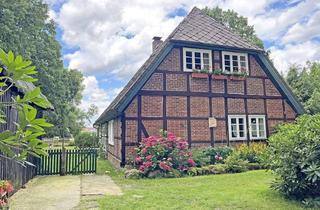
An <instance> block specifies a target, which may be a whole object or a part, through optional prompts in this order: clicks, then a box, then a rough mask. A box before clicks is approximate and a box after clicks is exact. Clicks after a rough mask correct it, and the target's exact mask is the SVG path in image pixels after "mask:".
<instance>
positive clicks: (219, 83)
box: [211, 79, 224, 93]
mask: <svg viewBox="0 0 320 210" xmlns="http://www.w3.org/2000/svg"><path fill="white" fill-rule="evenodd" d="M211 86H212V87H211V91H212V93H224V81H223V80H214V79H213V80H212V82H211Z"/></svg>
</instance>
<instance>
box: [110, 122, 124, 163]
mask: <svg viewBox="0 0 320 210" xmlns="http://www.w3.org/2000/svg"><path fill="white" fill-rule="evenodd" d="M113 134H114V145H110V144H108V146H107V149H108V155H107V156H108V159H109V160H110V161H111V162H113V163H115V164H118V165H120V160H121V121H120V118H116V119H114V120H113ZM110 153H111V154H110Z"/></svg>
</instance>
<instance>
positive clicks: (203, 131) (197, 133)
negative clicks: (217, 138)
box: [191, 120, 210, 141]
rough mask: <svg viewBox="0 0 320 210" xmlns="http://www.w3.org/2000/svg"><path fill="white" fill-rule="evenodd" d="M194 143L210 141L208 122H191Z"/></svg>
mask: <svg viewBox="0 0 320 210" xmlns="http://www.w3.org/2000/svg"><path fill="white" fill-rule="evenodd" d="M191 139H192V141H210V129H209V124H208V120H191Z"/></svg>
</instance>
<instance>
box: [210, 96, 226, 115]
mask: <svg viewBox="0 0 320 210" xmlns="http://www.w3.org/2000/svg"><path fill="white" fill-rule="evenodd" d="M211 104H212V115H213V116H214V117H224V116H225V108H224V98H222V97H217V98H212V103H211Z"/></svg>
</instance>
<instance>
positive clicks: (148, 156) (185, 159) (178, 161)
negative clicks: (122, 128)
mask: <svg viewBox="0 0 320 210" xmlns="http://www.w3.org/2000/svg"><path fill="white" fill-rule="evenodd" d="M161 133H162V136H150V137H148V138H146V139H144V140H143V141H142V142H141V144H140V146H139V147H138V148H137V156H136V158H135V164H136V168H137V169H139V170H140V171H141V172H142V173H143V175H144V176H145V177H157V176H172V175H178V174H180V173H186V172H187V171H188V169H189V167H191V166H195V162H194V161H193V159H192V157H191V155H192V154H191V152H190V151H188V143H187V141H186V140H184V139H181V138H178V137H176V136H175V135H174V134H173V133H167V132H165V131H162V132H161Z"/></svg>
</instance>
